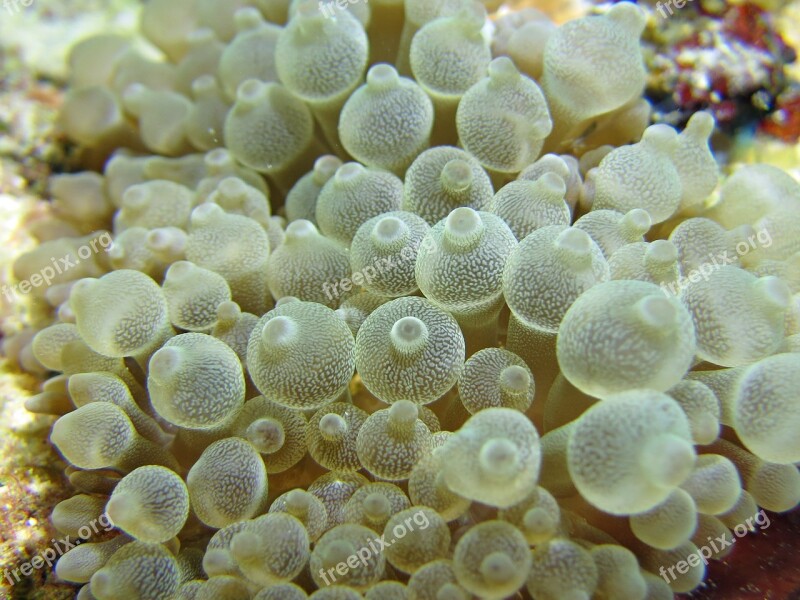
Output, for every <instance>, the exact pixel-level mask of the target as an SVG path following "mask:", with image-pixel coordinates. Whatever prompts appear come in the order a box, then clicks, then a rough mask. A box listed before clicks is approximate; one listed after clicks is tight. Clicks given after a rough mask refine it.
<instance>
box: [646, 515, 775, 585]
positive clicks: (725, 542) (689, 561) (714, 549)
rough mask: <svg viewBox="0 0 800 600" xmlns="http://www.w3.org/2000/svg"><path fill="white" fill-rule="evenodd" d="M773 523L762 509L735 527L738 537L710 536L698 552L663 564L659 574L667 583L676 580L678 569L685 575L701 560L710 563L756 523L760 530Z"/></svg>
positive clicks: (734, 531) (753, 529)
mask: <svg viewBox="0 0 800 600" xmlns="http://www.w3.org/2000/svg"><path fill="white" fill-rule="evenodd" d="M771 524H772V522H771V521H770V520H769V517H768V516H767V513H765V512H764V509H761V510H760V511H758V512H757V513H756V514H755V515H753V516H752V517H749V518H747V519H746V520H745V522H744V523H740V524H738V525H737V526H736V527H734V528H733V533H734V535H735V536H736V537H731V538H730V539H729V538H728V537H727V536H726V535H725V534H724V533H723V534H722V535H720V536H717V537H716V538H714V539H711V536H708V537H707V541H708V544H706V545H705V546H703V547H702V548H698V549H697V552H695V553H693V554H690V555H689V556H687V557H686V560H680V561H678V562H677V563H676V564H674V565H672V566H671V567H664V566H662V567H661V568H660V569H659V570H658V574H659V575H661V577H663V578H664V581H666V582H667V583H670V582H672V581H675V580H676V579H677V578H678V576H677V575H676V574H675V571H676V570H677V571H678V573H679V574H680V575H685V574H686V573H688V572H689V569H690V568H693V567H699V566H700V563H701V562H702V563H703V564H705V565H708V559H709V558H711V557H712V556H715V555H716V554H718V553H719V552H721V551H722V550H724V549H725V548H730V547H731V546H733V545H734V544H735V543H736V540H738V539H739V538H743V537H744V536H746V535H747V534H748V532H750V531H755V529H756V525H758V526H759V531H764V530H765V529H766V528H767V527H769V526H770V525H771ZM670 578H671V579H670Z"/></svg>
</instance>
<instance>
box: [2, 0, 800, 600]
mask: <svg viewBox="0 0 800 600" xmlns="http://www.w3.org/2000/svg"><path fill="white" fill-rule="evenodd" d="M497 4H498V3H497V2H489V1H486V2H483V3H481V2H475V1H472V0H437V1H431V0H405V2H403V1H402V0H372V1H371V2H366V1H363V2H362V1H359V0H355V1H353V0H351V1H350V2H349V3H342V2H336V3H327V2H320V3H318V2H316V1H315V0H292V1H289V0H225V1H224V2H222V1H219V0H149V1H148V2H146V3H145V5H144V7H143V9H142V12H141V22H140V33H141V39H136V40H134V39H129V38H126V37H123V36H121V35H116V34H103V35H100V36H96V37H93V38H88V39H85V40H83V41H81V42H79V43H78V44H76V45H75V47H74V48H73V50H72V54H71V58H70V67H71V75H70V88H69V92H68V94H67V96H66V99H65V102H64V106H63V108H62V111H61V120H60V125H61V127H62V128H63V131H64V132H65V133H66V135H67V136H68V137H69V138H70V139H71V140H72V141H74V142H75V143H76V144H78V145H80V146H81V147H83V148H85V149H86V150H87V152H90V154H91V156H92V157H94V158H97V157H101V158H102V160H101V161H100V163H101V164H102V174H100V173H95V172H91V171H85V172H81V173H74V174H65V175H58V176H56V177H53V178H52V181H51V193H52V196H53V197H54V201H53V203H52V207H51V210H50V211H49V213H47V214H46V215H45V216H44V217H43V218H41V219H40V220H39V221H38V222H37V223H36V228H35V237H36V239H37V241H38V242H39V245H38V246H37V247H36V248H34V249H33V250H31V251H29V252H26V253H25V254H23V255H22V256H20V257H19V258H17V260H16V262H15V263H14V269H13V271H14V277H15V278H16V280H17V281H18V282H19V288H20V290H22V287H23V286H25V287H26V288H27V290H28V291H27V292H23V293H29V296H28V298H29V299H30V300H32V301H34V302H36V303H38V305H39V306H40V307H41V306H44V307H46V311H45V312H46V313H47V316H46V317H44V318H43V319H40V320H39V321H37V322H36V323H35V324H31V325H30V327H29V328H28V329H26V330H25V331H23V332H22V333H21V334H19V335H18V336H17V337H16V338H11V339H9V340H6V342H5V350H6V352H7V353H8V354H9V356H10V358H12V359H14V360H16V361H17V362H18V363H19V364H20V365H22V366H24V367H25V368H26V369H27V370H29V371H32V372H35V373H45V372H46V373H49V379H47V381H45V383H44V384H43V386H42V392H41V393H40V394H39V395H37V396H35V397H34V398H32V399H30V400H29V401H28V402H27V407H28V408H29V410H31V411H32V412H35V413H40V414H44V415H54V416H56V417H57V420H56V421H55V423H54V425H53V426H52V430H51V432H50V441H51V442H52V443H53V444H54V446H55V447H56V448H57V449H58V451H59V452H60V453H61V455H62V456H63V457H64V458H65V459H66V461H67V462H68V463H69V465H70V466H69V470H68V471H69V475H70V481H71V482H72V483H73V484H74V486H75V488H76V489H75V495H74V496H73V497H72V498H69V499H67V500H64V501H62V502H60V503H58V504H57V505H56V506H55V507H53V510H52V522H53V524H54V526H55V527H56V529H57V530H58V531H59V532H62V533H64V534H65V535H66V534H69V535H75V534H76V532H78V531H79V530H80V529H81V527H82V526H83V525H86V524H88V523H90V522H92V521H96V520H98V519H100V518H108V519H109V520H110V521H111V522H112V523H113V525H114V526H115V528H116V531H115V532H114V534H113V535H111V536H107V537H102V538H101V537H96V538H93V539H89V540H88V541H86V542H85V543H82V544H81V545H80V546H78V547H76V548H74V549H72V550H70V551H69V552H67V553H66V554H65V555H64V556H63V557H62V558H61V559H60V560H59V562H58V563H57V566H56V574H57V575H58V577H59V578H61V579H62V580H65V581H68V582H71V583H74V584H77V585H82V587H81V588H80V590H79V591H78V592H77V597H78V598H80V599H83V600H90V599H97V600H134V599H138V600H199V599H205V598H208V599H212V598H213V599H215V600H295V599H297V600H299V599H302V598H309V597H310V598H314V599H316V600H324V599H335V600H340V599H344V600H349V599H354V600H355V599H358V598H365V599H367V600H374V599H378V598H380V599H381V600H394V599H398V600H403V599H408V600H423V599H431V600H434V599H435V600H456V599H458V600H466V599H468V598H473V597H477V598H483V599H490V600H491V599H496V600H501V599H502V598H507V597H509V596H514V595H515V594H520V597H522V598H532V599H534V600H564V599H568V600H589V599H592V598H594V599H597V600H601V599H605V600H660V599H662V598H671V597H672V595H673V593H681V592H688V591H691V590H693V589H695V588H697V587H698V586H700V585H701V584H702V582H703V580H704V578H705V565H706V564H707V562H708V560H709V559H711V560H719V559H721V558H724V556H725V552H724V551H722V550H719V551H718V550H717V549H716V548H715V550H714V552H711V550H709V551H708V555H706V554H705V553H704V551H705V550H706V549H708V547H707V544H708V542H709V540H711V539H713V538H715V536H727V537H728V538H732V537H733V535H734V532H735V533H736V535H737V536H739V531H740V530H741V528H743V527H744V528H745V531H746V530H747V529H749V530H752V529H754V523H760V521H758V517H759V515H761V514H763V509H767V510H771V511H776V512H783V511H789V510H791V509H793V508H795V507H796V506H797V504H798V503H799V502H800V474H799V473H798V470H797V467H796V464H797V463H799V462H800V442H798V439H799V438H798V436H797V431H798V429H799V428H800V399H798V396H797V393H796V390H797V388H798V386H799V385H800V380H798V377H800V375H798V374H800V355H798V354H797V352H798V351H800V342H799V341H798V336H800V183H797V182H796V181H795V180H794V179H792V178H791V177H790V176H789V175H787V174H786V173H784V172H783V171H781V170H779V169H777V168H775V167H769V166H765V165H753V166H749V167H746V168H743V169H741V170H740V171H738V172H736V173H735V174H734V175H732V176H730V177H728V178H727V179H723V181H721V182H720V179H721V177H722V176H721V174H720V168H719V166H718V164H717V161H716V158H715V156H714V154H713V153H712V151H711V149H710V147H709V139H710V137H711V135H712V133H713V131H714V128H715V120H714V118H713V117H712V116H711V114H710V113H707V112H697V113H695V114H694V115H692V116H691V118H690V119H689V120H688V122H687V123H686V125H685V127H684V128H683V130H682V131H680V132H679V131H677V130H676V129H675V128H673V127H671V126H669V125H666V124H651V121H652V119H651V116H652V115H651V106H650V104H649V103H648V102H647V101H646V100H645V99H643V93H644V90H645V84H646V78H647V72H646V69H645V64H644V60H643V54H642V48H641V43H640V38H641V35H642V32H643V31H644V29H645V25H646V20H647V16H646V12H645V10H644V9H642V8H639V7H637V6H636V5H634V4H631V3H629V2H619V3H617V4H615V5H613V6H609V7H605V8H603V9H602V10H598V11H596V14H592V15H590V16H584V17H580V18H576V19H573V20H571V21H567V22H566V23H563V24H561V25H557V24H556V23H554V22H552V21H550V20H549V19H548V18H547V17H546V16H544V15H543V14H542V13H538V11H531V10H529V9H525V10H520V11H512V10H509V9H505V10H504V12H501V13H498V14H492V15H491V18H490V17H489V14H488V12H487V11H489V12H491V11H494V10H495V9H496V8H497ZM143 48H147V51H144V50H143ZM98 246H100V248H98ZM60 256H66V257H69V262H70V263H74V266H73V267H72V268H67V269H61V268H60V267H59V266H58V265H57V264H56V263H55V262H54V260H53V259H52V257H60ZM759 511H762V512H759ZM739 537H741V536H739ZM694 555H697V556H695V558H696V557H699V556H702V557H703V560H702V561H700V560H697V561H691V560H690V561H689V563H690V564H691V568H690V569H687V570H685V571H684V570H681V569H678V574H677V575H676V574H675V565H676V564H677V563H679V562H680V561H684V560H686V559H687V557H689V556H694Z"/></svg>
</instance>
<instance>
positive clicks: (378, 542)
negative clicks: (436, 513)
mask: <svg viewBox="0 0 800 600" xmlns="http://www.w3.org/2000/svg"><path fill="white" fill-rule="evenodd" d="M430 524H431V522H430V520H429V519H428V515H426V514H425V513H424V512H423V511H421V510H420V511H417V512H415V513H414V514H413V515H411V516H410V517H406V519H405V520H404V521H403V522H402V523H398V524H397V525H395V526H394V527H393V528H392V535H393V536H394V538H393V539H392V540H388V541H387V540H386V532H384V534H383V535H382V536H380V537H376V538H374V539H372V540H370V541H369V542H367V545H366V546H362V547H361V548H359V549H358V550H356V552H355V553H354V554H351V555H350V556H348V557H347V559H345V560H343V561H342V562H340V563H338V564H337V565H336V566H335V567H331V568H330V569H328V570H327V571H325V570H324V569H320V570H319V575H320V577H322V580H323V581H324V582H325V585H333V584H335V583H336V575H338V576H339V577H344V576H345V575H347V572H348V571H349V570H350V569H355V568H357V567H358V565H359V563H361V565H362V566H364V567H366V566H367V564H368V562H369V559H370V558H372V557H374V556H378V555H379V554H380V553H381V552H383V551H384V550H385V549H386V548H388V547H389V546H391V545H392V544H393V543H394V542H396V541H397V540H399V539H402V538H404V537H405V536H406V535H407V534H408V533H409V532H411V531H414V530H415V527H414V525H416V528H417V529H427V528H428V526H429V525H430Z"/></svg>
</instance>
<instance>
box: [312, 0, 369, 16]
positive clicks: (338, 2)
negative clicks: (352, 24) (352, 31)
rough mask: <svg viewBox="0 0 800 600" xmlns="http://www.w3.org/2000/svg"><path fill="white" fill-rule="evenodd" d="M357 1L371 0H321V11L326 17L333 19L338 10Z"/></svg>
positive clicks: (366, 0) (365, 1) (367, 0)
mask: <svg viewBox="0 0 800 600" xmlns="http://www.w3.org/2000/svg"><path fill="white" fill-rule="evenodd" d="M356 2H364V3H368V2H369V0H319V3H318V6H319V12H321V13H322V16H323V17H325V18H326V19H332V18H334V17H335V16H336V11H337V10H338V11H343V10H347V5H348V4H355V3H356Z"/></svg>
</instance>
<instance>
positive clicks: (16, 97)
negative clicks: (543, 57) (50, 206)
mask: <svg viewBox="0 0 800 600" xmlns="http://www.w3.org/2000/svg"><path fill="white" fill-rule="evenodd" d="M30 2H31V0H25V3H30ZM138 4H139V2H137V1H136V0H68V1H61V2H53V1H51V0H33V1H32V3H31V4H30V5H29V6H24V5H23V2H22V0H18V2H17V5H18V8H19V10H18V11H15V10H14V9H13V5H14V3H13V2H10V3H9V5H10V6H12V8H8V7H7V5H6V4H3V0H0V286H2V285H4V284H6V283H7V282H8V281H9V278H10V264H11V261H12V260H13V258H14V257H15V256H16V255H18V254H19V253H20V252H22V251H24V250H25V249H27V248H30V247H32V246H33V245H34V240H33V239H32V238H30V237H29V236H27V235H26V234H25V232H24V229H25V223H26V221H27V220H29V219H30V218H31V215H35V214H36V213H37V212H38V211H40V210H41V207H42V206H43V203H44V202H46V198H47V179H48V176H49V175H50V174H51V173H53V172H57V171H61V170H67V171H74V170H79V169H78V168H77V166H78V165H79V164H80V159H81V156H80V153H79V151H78V150H77V149H76V148H74V147H72V146H70V145H69V144H66V143H65V140H64V139H63V138H62V137H60V136H59V134H58V131H57V127H56V117H57V111H58V106H59V105H60V103H61V100H62V97H63V88H64V85H65V81H66V72H67V69H66V56H67V52H68V49H69V47H70V46H71V44H72V43H73V42H74V41H76V40H78V39H81V38H83V37H86V36H88V35H90V34H91V33H93V32H101V31H103V32H109V31H123V32H124V31H130V30H132V29H134V28H135V26H136V18H137V17H136V7H137V5H138ZM546 4H549V5H550V7H552V6H554V5H556V2H553V0H548V1H547V2H546ZM561 4H562V5H566V4H569V3H568V2H563V3H561ZM534 6H541V4H539V3H534ZM572 6H573V7H574V6H575V5H574V4H573V5H572ZM568 12H572V13H573V14H574V11H572V10H570V11H568ZM779 23H780V30H781V32H782V34H783V35H784V38H785V39H786V40H787V41H788V42H789V43H790V45H792V46H793V47H795V48H800V0H796V1H795V2H792V3H790V4H789V5H787V6H785V7H783V9H782V10H781V12H780V15H779ZM789 73H790V76H791V77H792V78H793V79H795V80H796V81H797V80H800V77H798V75H800V67H798V66H797V64H796V65H794V66H793V67H791V68H790V69H789ZM733 158H734V159H735V160H740V161H744V162H770V163H772V164H775V165H776V166H780V167H782V168H784V169H786V170H787V171H789V172H790V173H792V174H793V175H794V176H795V177H797V178H798V179H800V146H797V145H786V144H782V143H779V142H776V141H767V140H759V141H748V142H747V143H746V144H742V145H737V149H736V152H735V154H734V156H733ZM2 289H3V288H2V287H0V320H1V325H0V327H1V330H2V333H3V334H4V337H5V336H8V335H9V334H10V333H13V332H16V331H18V330H19V329H20V328H21V327H22V326H23V323H24V322H25V320H26V319H30V318H35V316H33V315H32V314H31V313H30V311H29V309H28V307H26V305H25V303H24V302H23V303H14V304H12V303H10V302H9V301H8V300H7V298H6V297H5V295H4V294H3V293H2ZM40 382H41V378H38V377H36V376H34V375H29V374H23V373H22V372H21V371H20V370H19V368H18V367H17V366H16V365H15V364H9V362H8V361H7V360H5V359H2V358H0V600H7V599H19V598H25V599H27V598H31V599H38V600H44V599H59V600H60V599H67V598H73V597H74V595H75V588H74V587H73V586H70V585H65V584H59V583H58V582H57V581H56V578H55V576H54V574H53V573H52V572H51V570H50V569H48V568H47V567H46V566H45V567H44V568H42V569H39V570H35V571H34V572H33V574H32V575H31V576H30V577H28V578H24V579H22V581H20V583H17V584H16V585H14V586H10V585H9V584H8V582H9V580H10V579H13V576H12V575H11V574H10V572H11V571H13V570H14V569H16V568H19V567H20V565H22V564H23V563H25V562H27V561H29V560H30V559H31V558H32V557H34V556H35V555H37V554H38V553H39V552H41V551H42V550H43V549H45V548H48V547H53V546H54V544H53V542H54V541H58V540H60V539H61V538H62V537H63V536H62V535H60V534H58V532H56V531H55V530H54V529H53V528H52V526H51V525H50V524H49V518H48V515H49V513H50V511H51V510H52V507H53V506H54V505H55V504H56V503H57V502H58V501H60V500H61V499H64V498H67V497H69V496H71V495H72V493H73V492H72V491H71V490H70V489H69V487H68V485H67V480H66V477H65V476H64V467H65V466H66V465H65V463H64V462H63V461H62V460H61V459H60V458H59V456H58V455H57V453H56V452H55V451H54V450H53V449H52V447H51V446H50V445H49V444H48V442H47V433H48V431H49V428H50V425H51V424H52V421H53V419H52V418H49V417H42V416H36V415H33V414H31V413H28V412H27V411H26V410H25V408H24V406H23V402H24V400H25V399H26V398H27V397H29V396H31V395H33V394H35V393H37V391H38V386H39V384H40ZM790 547H794V550H795V553H796V549H797V545H795V544H790ZM774 576H775V577H780V574H778V573H775V574H774ZM751 591H754V592H755V595H753V596H749V595H748V596H747V597H753V598H759V597H763V598H777V599H778V600H780V598H781V597H780V596H775V595H772V594H771V593H769V592H768V591H767V590H759V591H756V590H751ZM762 594H763V595H762Z"/></svg>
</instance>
